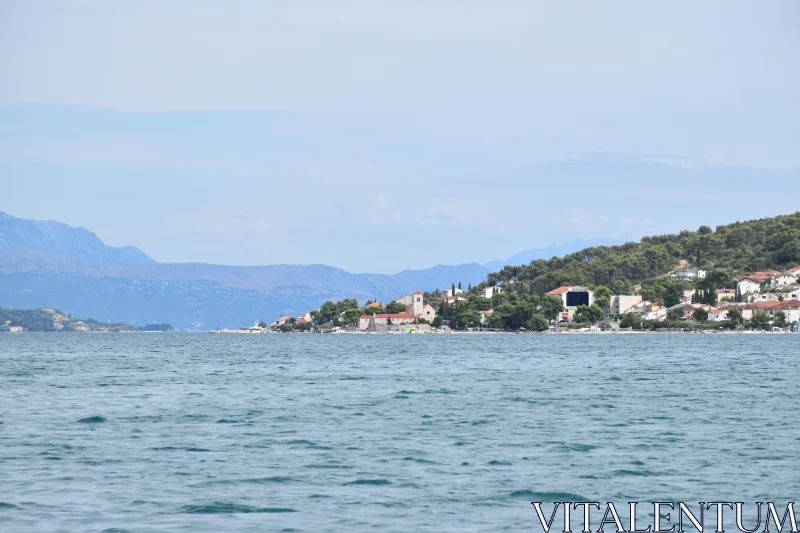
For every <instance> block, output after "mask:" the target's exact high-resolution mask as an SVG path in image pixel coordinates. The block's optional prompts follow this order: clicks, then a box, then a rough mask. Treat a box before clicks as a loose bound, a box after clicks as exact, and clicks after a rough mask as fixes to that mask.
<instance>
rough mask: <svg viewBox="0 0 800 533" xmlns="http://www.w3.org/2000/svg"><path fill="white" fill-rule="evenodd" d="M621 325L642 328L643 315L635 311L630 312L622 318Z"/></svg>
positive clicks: (622, 326)
mask: <svg viewBox="0 0 800 533" xmlns="http://www.w3.org/2000/svg"><path fill="white" fill-rule="evenodd" d="M619 327H621V328H633V329H642V317H640V316H639V315H637V314H635V313H628V314H626V315H625V316H623V317H622V319H620V321H619Z"/></svg>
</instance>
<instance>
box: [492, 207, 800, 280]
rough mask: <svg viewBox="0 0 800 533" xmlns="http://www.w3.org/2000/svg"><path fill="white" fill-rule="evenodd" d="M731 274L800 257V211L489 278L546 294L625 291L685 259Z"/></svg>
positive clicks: (593, 250) (601, 249) (779, 266)
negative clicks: (569, 289) (565, 289)
mask: <svg viewBox="0 0 800 533" xmlns="http://www.w3.org/2000/svg"><path fill="white" fill-rule="evenodd" d="M682 260H685V261H688V263H689V264H691V265H692V266H693V267H696V268H702V269H707V270H709V269H714V270H719V271H722V273H727V274H730V275H732V274H739V273H752V272H755V271H759V270H784V269H786V268H789V267H793V266H795V265H797V264H798V263H800V212H797V213H794V214H791V215H782V216H777V217H771V218H762V219H759V220H750V221H747V222H736V223H734V224H728V225H725V226H718V227H717V228H716V229H714V230H712V229H711V228H710V227H708V226H701V227H700V228H699V229H698V230H697V231H682V232H680V233H678V234H671V235H656V236H652V237H644V238H642V240H641V241H639V242H629V243H626V244H623V245H620V246H592V247H588V248H584V249H583V250H580V251H578V252H575V253H572V254H569V255H566V256H564V257H560V258H552V259H549V260H535V261H531V262H530V263H528V264H525V265H521V266H506V267H504V268H503V269H502V270H500V271H499V272H493V273H491V274H489V276H488V277H487V281H486V284H489V285H495V284H497V283H509V282H524V284H525V285H526V287H527V288H528V289H529V290H530V291H531V292H534V293H539V294H543V293H545V292H547V291H549V290H552V289H554V288H556V287H559V286H562V285H590V286H599V285H603V286H607V287H609V288H610V289H611V290H612V291H613V292H616V293H623V292H628V291H630V290H631V288H632V287H633V285H635V284H639V283H645V284H646V283H647V281H648V280H653V279H654V278H658V277H660V276H663V275H664V274H667V273H668V272H670V271H672V270H674V269H675V267H676V266H677V265H678V264H679V262H680V261H682Z"/></svg>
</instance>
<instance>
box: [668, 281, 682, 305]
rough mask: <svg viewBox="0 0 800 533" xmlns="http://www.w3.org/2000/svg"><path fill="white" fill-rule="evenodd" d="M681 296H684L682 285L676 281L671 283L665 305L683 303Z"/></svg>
mask: <svg viewBox="0 0 800 533" xmlns="http://www.w3.org/2000/svg"><path fill="white" fill-rule="evenodd" d="M681 298H683V289H681V286H680V285H678V284H675V283H673V284H670V286H669V287H668V288H667V290H666V293H665V294H664V306H665V307H672V306H673V305H678V304H679V303H681Z"/></svg>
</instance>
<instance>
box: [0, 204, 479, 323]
mask: <svg viewBox="0 0 800 533" xmlns="http://www.w3.org/2000/svg"><path fill="white" fill-rule="evenodd" d="M488 273H489V269H487V268H485V267H483V266H481V265H479V264H476V263H472V264H464V265H454V266H448V265H439V266H435V267H433V268H428V269H423V270H406V271H403V272H400V273H397V274H393V275H387V274H352V273H350V272H346V271H344V270H342V269H339V268H335V267H331V266H327V265H269V266H255V267H239V266H229V265H208V264H199V263H180V264H163V263H156V262H155V261H153V260H152V259H150V258H149V257H147V256H146V255H145V254H144V253H142V252H141V251H140V250H138V249H137V248H134V247H132V246H131V247H125V248H114V247H109V246H106V245H105V244H103V242H102V241H101V240H100V238H99V237H97V235H95V234H94V233H92V232H90V231H88V230H85V229H83V228H73V227H70V226H67V225H65V224H61V223H58V222H52V221H48V222H42V221H34V220H23V219H19V218H15V217H12V216H10V215H7V214H5V213H0V305H3V306H6V307H18V308H38V307H46V308H49V307H53V306H55V307H59V308H61V309H64V310H65V311H66V312H69V313H72V314H74V315H80V316H96V317H101V318H102V319H103V320H108V319H111V320H119V321H122V322H128V323H149V322H154V321H155V322H169V323H171V324H174V325H175V326H176V327H177V328H178V329H182V330H183V329H211V328H214V327H216V324H217V320H219V325H220V327H239V326H241V325H242V324H250V323H252V322H253V321H254V320H256V319H267V320H268V319H271V318H272V317H274V316H278V315H280V314H296V313H300V312H304V311H308V310H311V309H316V308H317V307H319V306H320V305H321V304H322V303H323V302H324V301H325V300H328V299H336V300H339V299H343V298H350V297H356V298H360V299H362V300H367V299H369V298H383V299H385V298H389V297H392V296H393V295H396V294H402V293H404V292H409V291H413V290H415V289H418V288H419V289H422V290H433V289H436V288H437V287H444V286H447V285H449V284H450V283H452V282H453V281H454V280H456V281H463V282H464V283H479V282H480V281H482V280H483V279H485V278H486V274H488Z"/></svg>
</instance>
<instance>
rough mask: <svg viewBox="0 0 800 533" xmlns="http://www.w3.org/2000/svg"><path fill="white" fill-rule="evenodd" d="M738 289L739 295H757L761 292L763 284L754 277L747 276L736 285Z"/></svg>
mask: <svg viewBox="0 0 800 533" xmlns="http://www.w3.org/2000/svg"><path fill="white" fill-rule="evenodd" d="M736 288H737V289H738V290H739V294H747V293H757V292H761V282H760V281H759V280H757V279H754V277H752V276H747V277H744V278H741V279H740V280H739V281H738V282H737V283H736Z"/></svg>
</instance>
